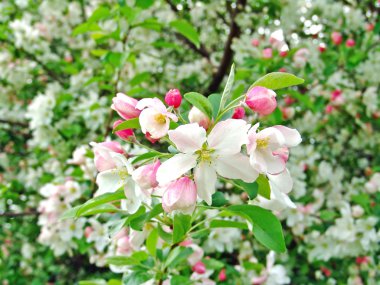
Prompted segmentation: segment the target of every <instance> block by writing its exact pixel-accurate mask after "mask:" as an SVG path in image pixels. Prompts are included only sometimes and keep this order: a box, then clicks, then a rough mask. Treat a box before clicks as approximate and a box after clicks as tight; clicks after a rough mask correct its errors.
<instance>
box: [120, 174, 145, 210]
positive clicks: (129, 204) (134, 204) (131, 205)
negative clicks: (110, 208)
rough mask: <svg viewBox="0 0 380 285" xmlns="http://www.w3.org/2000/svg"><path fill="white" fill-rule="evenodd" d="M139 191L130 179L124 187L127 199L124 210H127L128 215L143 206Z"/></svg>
mask: <svg viewBox="0 0 380 285" xmlns="http://www.w3.org/2000/svg"><path fill="white" fill-rule="evenodd" d="M139 190H140V189H139V188H138V187H137V185H136V183H135V182H134V181H133V179H128V181H127V183H126V184H125V187H124V193H125V197H126V198H127V199H126V200H125V202H124V203H123V208H124V209H125V210H127V211H128V213H131V214H133V213H135V212H136V211H137V210H138V208H139V207H140V205H141V202H142V200H141V199H140V196H141V195H139V193H138V191H139ZM140 194H141V193H140Z"/></svg>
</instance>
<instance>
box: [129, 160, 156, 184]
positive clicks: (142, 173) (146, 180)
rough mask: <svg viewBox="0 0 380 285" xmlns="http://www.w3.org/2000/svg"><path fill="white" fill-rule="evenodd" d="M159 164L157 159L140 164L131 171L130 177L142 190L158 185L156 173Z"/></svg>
mask: <svg viewBox="0 0 380 285" xmlns="http://www.w3.org/2000/svg"><path fill="white" fill-rule="evenodd" d="M160 165H161V162H160V161H159V160H157V161H156V162H154V163H151V164H147V165H143V166H140V167H139V168H137V169H136V170H135V171H134V172H133V174H132V178H133V179H134V180H135V181H136V183H137V184H138V185H139V186H140V188H141V189H143V190H149V189H152V188H155V187H157V186H158V182H157V180H156V173H157V170H158V168H159V167H160Z"/></svg>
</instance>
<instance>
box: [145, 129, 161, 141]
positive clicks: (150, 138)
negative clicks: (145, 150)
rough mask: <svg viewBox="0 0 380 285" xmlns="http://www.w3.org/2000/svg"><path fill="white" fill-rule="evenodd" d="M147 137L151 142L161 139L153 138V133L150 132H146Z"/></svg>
mask: <svg viewBox="0 0 380 285" xmlns="http://www.w3.org/2000/svg"><path fill="white" fill-rule="evenodd" d="M145 138H146V139H147V140H148V141H150V142H151V143H156V142H158V141H159V140H160V139H154V138H152V136H151V134H150V133H149V132H146V134H145Z"/></svg>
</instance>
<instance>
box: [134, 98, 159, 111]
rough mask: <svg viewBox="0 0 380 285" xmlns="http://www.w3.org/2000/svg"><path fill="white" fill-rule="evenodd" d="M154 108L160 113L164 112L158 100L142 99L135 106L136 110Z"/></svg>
mask: <svg viewBox="0 0 380 285" xmlns="http://www.w3.org/2000/svg"><path fill="white" fill-rule="evenodd" d="M147 107H148V108H154V109H156V110H157V111H160V112H166V107H165V105H164V103H162V101H161V100H160V99H158V98H144V99H141V100H140V101H139V102H138V103H137V104H136V109H139V110H142V109H144V108H147Z"/></svg>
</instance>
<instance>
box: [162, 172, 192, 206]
mask: <svg viewBox="0 0 380 285" xmlns="http://www.w3.org/2000/svg"><path fill="white" fill-rule="evenodd" d="M196 202H197V187H196V185H195V183H194V181H192V180H191V179H190V178H188V177H182V178H180V179H178V180H176V181H174V182H172V183H170V184H169V185H168V186H167V188H166V191H165V193H164V195H163V196H162V207H163V208H164V210H165V212H168V213H170V212H172V211H174V210H179V211H181V212H184V213H191V212H193V211H194V208H195V204H196Z"/></svg>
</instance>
